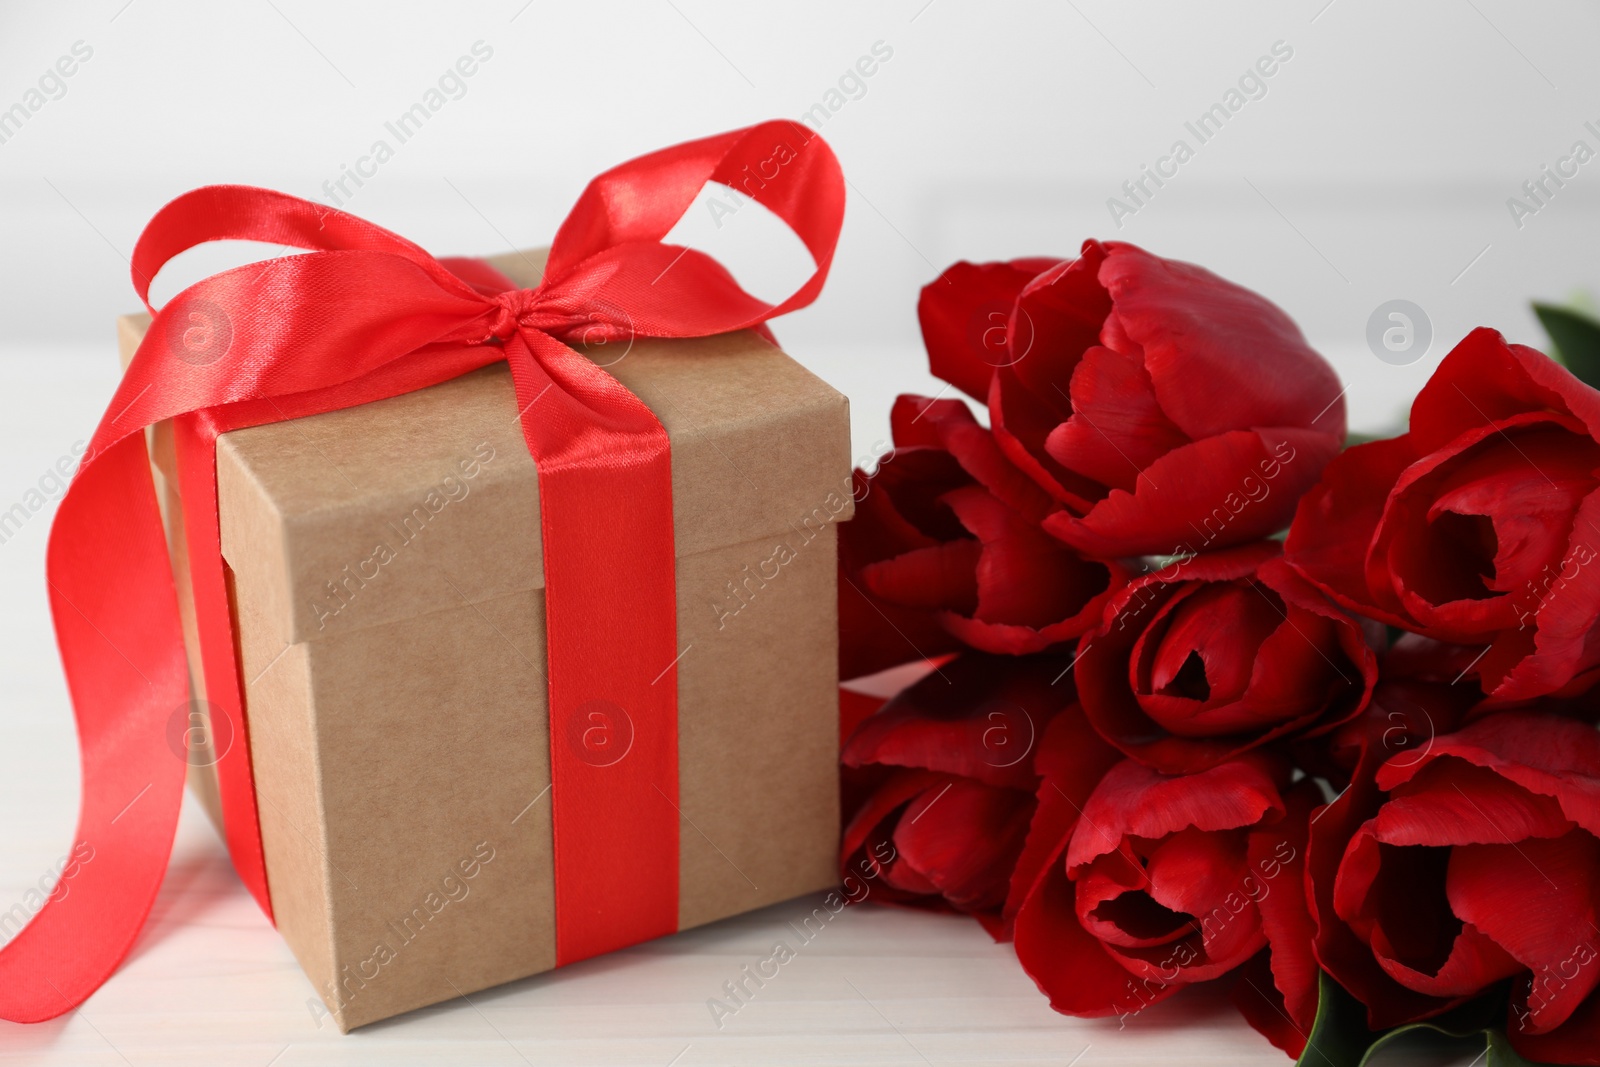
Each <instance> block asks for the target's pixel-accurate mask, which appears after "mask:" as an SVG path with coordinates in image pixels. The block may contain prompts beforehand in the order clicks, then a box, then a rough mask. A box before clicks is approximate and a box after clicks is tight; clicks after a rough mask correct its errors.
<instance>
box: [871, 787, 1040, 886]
mask: <svg viewBox="0 0 1600 1067" xmlns="http://www.w3.org/2000/svg"><path fill="white" fill-rule="evenodd" d="M1032 814H1033V797H1032V795H1031V794H1029V793H1024V792H1022V791H1020V790H1016V789H1005V788H996V787H994V786H988V785H984V784H983V783H981V782H976V781H973V780H972V779H968V778H958V779H955V780H954V781H952V782H950V783H948V784H947V785H945V786H944V787H942V788H940V789H939V790H937V791H935V790H931V789H930V790H927V791H925V792H923V793H922V795H921V796H920V797H918V798H917V799H916V800H914V801H912V802H911V804H910V805H909V806H907V808H906V810H905V814H904V815H902V816H901V817H900V822H899V825H898V826H897V827H896V828H895V832H894V844H895V849H896V850H897V852H898V853H899V855H900V859H901V861H902V862H904V863H907V864H909V865H910V866H912V867H914V868H915V869H916V870H917V871H919V872H921V874H922V875H923V876H924V877H925V878H927V880H928V881H929V882H930V883H931V884H932V885H933V888H934V891H935V892H936V893H938V894H939V895H940V896H942V897H944V899H945V900H947V901H949V902H950V903H951V904H952V905H954V906H955V907H956V908H958V909H960V910H962V911H978V910H982V909H987V908H997V907H999V906H1000V905H1001V904H1002V903H1004V901H1005V893H1006V887H1007V878H1006V876H1007V875H1008V874H1009V873H1010V871H1011V867H1012V865H1013V864H1014V863H1015V862H1016V860H1017V854H1018V853H1020V852H1021V851H1022V843H1023V839H1024V838H1025V837H1026V836H1027V833H1028V821H1029V818H1030V817H1031V816H1032Z"/></svg>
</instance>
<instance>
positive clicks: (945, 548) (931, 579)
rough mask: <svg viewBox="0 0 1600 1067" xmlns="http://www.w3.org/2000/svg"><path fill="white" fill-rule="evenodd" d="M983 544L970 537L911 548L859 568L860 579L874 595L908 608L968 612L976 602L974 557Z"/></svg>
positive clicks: (980, 556) (979, 554) (977, 557)
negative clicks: (947, 609)
mask: <svg viewBox="0 0 1600 1067" xmlns="http://www.w3.org/2000/svg"><path fill="white" fill-rule="evenodd" d="M982 556H983V546H982V545H980V544H978V542H977V541H974V540H973V539H972V538H970V537H963V538H961V539H960V540H957V541H946V542H945V543H944V544H941V545H933V546H931V547H929V548H914V549H912V550H911V551H910V552H904V553H902V554H900V555H898V556H895V557H893V558H891V559H886V560H882V561H880V562H878V563H869V564H867V565H866V566H865V567H862V568H861V579H862V582H863V583H864V584H865V585H866V587H867V591H868V592H870V593H871V594H872V595H873V596H875V597H880V598H882V599H884V600H890V601H893V602H894V603H896V604H903V605H905V606H906V607H910V608H922V609H924V610H927V611H935V610H938V609H940V608H953V609H954V610H956V611H967V612H970V611H972V610H974V609H975V608H976V607H977V606H978V580H977V567H978V560H979V559H981V558H982Z"/></svg>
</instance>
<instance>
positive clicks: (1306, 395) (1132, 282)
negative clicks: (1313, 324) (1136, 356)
mask: <svg viewBox="0 0 1600 1067" xmlns="http://www.w3.org/2000/svg"><path fill="white" fill-rule="evenodd" d="M1105 248H1106V250H1107V252H1108V254H1107V256H1106V260H1105V263H1104V264H1103V265H1102V266H1101V267H1100V281H1101V283H1102V284H1103V285H1104V286H1105V287H1106V289H1107V291H1109V292H1110V294H1111V299H1112V304H1113V309H1112V316H1113V317H1114V318H1115V319H1116V321H1117V324H1118V327H1119V328H1120V332H1121V333H1122V334H1123V335H1125V336H1126V337H1127V338H1128V339H1129V340H1131V341H1133V342H1134V343H1136V344H1137V345H1139V347H1140V349H1141V350H1142V352H1143V354H1144V364H1145V367H1146V368H1147V369H1148V370H1149V372H1150V378H1151V380H1152V382H1153V384H1154V388H1155V393H1156V396H1157V397H1158V398H1159V399H1160V402H1161V408H1162V410H1163V411H1165V412H1166V413H1167V416H1168V417H1169V418H1170V419H1171V420H1172V422H1173V423H1174V424H1175V425H1177V426H1178V427H1179V428H1180V429H1181V430H1182V431H1183V432H1184V433H1186V434H1187V435H1188V436H1189V437H1190V438H1191V439H1193V440H1196V441H1198V440H1200V439H1201V438H1205V437H1213V436H1216V435H1219V434H1225V433H1228V432H1229V431H1232V430H1236V429H1239V428H1241V427H1252V426H1292V427H1299V428H1304V429H1306V430H1308V431H1310V432H1313V433H1320V434H1322V435H1323V436H1325V437H1326V438H1328V440H1329V441H1330V442H1331V444H1330V445H1329V446H1328V447H1327V448H1326V449H1325V450H1324V452H1325V454H1326V455H1329V456H1331V455H1333V454H1334V453H1336V452H1337V451H1338V449H1339V445H1340V444H1341V443H1342V442H1343V440H1344V429H1345V418H1344V400H1343V392H1344V391H1343V389H1342V388H1341V386H1340V384H1339V378H1338V375H1336V374H1335V373H1334V371H1333V368H1332V367H1331V366H1330V365H1329V364H1328V362H1327V361H1326V360H1324V359H1323V358H1322V357H1321V356H1319V355H1318V354H1317V353H1316V352H1315V351H1313V350H1312V349H1311V347H1310V346H1309V345H1307V344H1306V341H1305V338H1304V336H1302V335H1301V333H1300V329H1299V327H1297V326H1296V325H1295V324H1294V321H1293V320H1292V319H1290V318H1289V316H1288V315H1286V314H1284V313H1283V311H1282V310H1281V309H1280V308H1278V307H1277V305H1275V304H1273V303H1272V302H1271V301H1269V300H1267V299H1266V298H1265V297H1262V296H1261V295H1260V294H1258V293H1255V292H1252V291H1251V290H1249V289H1246V288H1244V287H1242V286H1239V285H1235V284H1233V283H1232V282H1228V281H1225V280H1223V279H1222V278H1219V277H1217V276H1216V275H1215V274H1212V273H1211V272H1210V271H1207V270H1204V269H1202V268H1200V267H1196V266H1194V265H1192V264H1189V263H1180V262H1177V261H1175V260H1170V259H1162V258H1161V257H1159V256H1153V255H1151V254H1150V253H1148V252H1145V251H1144V250H1142V249H1139V248H1136V247H1134V246H1133V245H1129V244H1124V243H1122V242H1120V241H1108V242H1106V245H1105Z"/></svg>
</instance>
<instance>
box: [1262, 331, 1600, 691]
mask: <svg viewBox="0 0 1600 1067" xmlns="http://www.w3.org/2000/svg"><path fill="white" fill-rule="evenodd" d="M1410 427H1411V428H1410V431H1409V432H1407V433H1405V434H1402V435H1401V436H1399V437H1396V438H1394V439H1393V440H1388V441H1375V442H1372V443H1371V444H1366V445H1359V446H1357V447H1355V448H1352V449H1350V450H1349V451H1348V452H1346V453H1344V454H1343V455H1342V456H1340V457H1339V458H1338V459H1336V460H1335V461H1334V462H1333V463H1331V464H1330V465H1329V466H1328V469H1327V471H1326V472H1325V474H1324V475H1323V479H1322V481H1321V483H1320V484H1319V485H1317V486H1316V487H1315V488H1313V489H1312V490H1311V492H1309V493H1307V494H1306V496H1305V499H1304V500H1303V501H1301V503H1300V507H1299V511H1298V512H1297V513H1296V515H1295V520H1294V524H1293V527H1292V528H1291V529H1290V531H1289V538H1288V542H1287V546H1286V550H1285V551H1286V555H1287V558H1288V560H1289V563H1290V564H1291V565H1292V566H1294V567H1295V568H1296V569H1297V570H1298V571H1300V573H1301V574H1303V575H1304V576H1305V577H1306V578H1307V579H1309V580H1310V581H1312V582H1313V583H1315V584H1316V585H1317V586H1318V587H1320V588H1321V589H1322V590H1323V591H1325V592H1326V593H1327V594H1328V595H1329V596H1331V597H1333V598H1334V599H1335V600H1336V601H1338V602H1339V603H1340V604H1342V605H1343V606H1344V607H1346V608H1348V609H1349V610H1351V611H1355V612H1358V613H1360V614H1363V615H1366V616H1368V617H1370V618H1374V619H1379V620H1381V621H1383V622H1385V623H1388V624H1389V625H1391V626H1397V627H1400V628H1402V629H1405V630H1410V631H1413V632H1415V633H1420V634H1425V635H1427V636H1429V637H1433V638H1436V639H1438V640H1440V641H1447V642H1454V643H1457V644H1464V645H1471V646H1473V647H1474V650H1473V653H1472V655H1473V656H1474V657H1477V658H1476V662H1475V664H1474V665H1473V668H1472V669H1473V671H1474V672H1475V674H1476V675H1477V677H1478V679H1479V681H1480V684H1481V685H1482V688H1483V689H1484V691H1485V692H1486V693H1488V694H1489V697H1490V699H1491V701H1493V702H1494V703H1495V704H1507V703H1513V702H1519V701H1526V700H1529V699H1531V698H1534V697H1539V696H1544V695H1547V694H1558V695H1572V694H1575V693H1579V692H1582V691H1583V690H1585V689H1587V688H1589V687H1590V686H1591V685H1592V684H1593V683H1594V682H1595V681H1596V679H1597V678H1600V632H1597V630H1596V625H1595V623H1596V618H1597V617H1600V567H1596V566H1591V565H1590V564H1591V563H1593V562H1594V559H1595V555H1596V546H1600V493H1597V492H1596V490H1597V489H1600V476H1597V471H1600V392H1596V391H1595V390H1593V389H1591V388H1589V387H1588V386H1586V385H1584V384H1583V383H1581V382H1579V381H1578V380H1577V379H1576V378H1574V377H1573V376H1572V375H1571V374H1569V373H1568V372H1567V371H1566V370H1564V369H1563V368H1562V367H1560V366H1559V365H1557V364H1556V363H1555V362H1553V361H1552V360H1550V359H1548V358H1546V357H1545V356H1543V355H1541V354H1540V353H1538V352H1536V351H1534V350H1533V349H1531V348H1525V347H1523V346H1521V345H1508V344H1507V343H1506V342H1505V339H1504V338H1502V337H1501V336H1500V335H1499V334H1498V333H1495V332H1494V331H1493V330H1487V329H1479V330H1474V331H1473V332H1472V333H1471V334H1469V335H1468V336H1467V338H1466V339H1465V340H1463V341H1462V342H1461V343H1460V344H1459V345H1457V346H1456V347H1455V349H1454V350H1453V351H1451V352H1450V354H1449V355H1447V356H1446V357H1445V358H1444V360H1443V362H1441V363H1440V364H1439V368H1438V370H1436V371H1435V372H1434V374H1433V377H1432V378H1430V379H1429V381H1428V384H1427V385H1426V386H1424V387H1423V389H1422V391H1421V393H1419V394H1418V396H1417V399H1416V402H1415V403H1413V404H1412V406H1411V423H1410ZM1480 653H1481V655H1479V654H1480Z"/></svg>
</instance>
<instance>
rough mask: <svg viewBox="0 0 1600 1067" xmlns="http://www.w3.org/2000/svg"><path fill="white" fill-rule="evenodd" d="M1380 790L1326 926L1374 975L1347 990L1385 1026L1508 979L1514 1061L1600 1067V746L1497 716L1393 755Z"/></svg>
mask: <svg viewBox="0 0 1600 1067" xmlns="http://www.w3.org/2000/svg"><path fill="white" fill-rule="evenodd" d="M1374 785H1375V787H1376V789H1378V790H1380V791H1381V792H1382V793H1383V794H1384V797H1383V799H1382V801H1381V803H1380V804H1379V805H1378V806H1377V808H1376V810H1375V812H1374V813H1373V814H1372V816H1371V817H1370V818H1368V819H1366V820H1365V821H1364V822H1362V823H1361V824H1360V825H1359V826H1358V827H1356V829H1355V831H1354V833H1353V834H1351V835H1350V838H1349V841H1348V843H1347V844H1346V845H1345V848H1344V851H1343V855H1342V857H1341V858H1340V861H1339V864H1338V869H1337V874H1336V876H1335V877H1334V879H1333V884H1332V901H1331V903H1332V905H1333V911H1334V916H1327V915H1323V916H1322V921H1321V923H1320V924H1319V925H1328V924H1330V923H1333V922H1338V923H1342V924H1343V925H1344V927H1345V928H1346V930H1347V931H1348V935H1353V939H1354V940H1355V941H1356V942H1359V943H1360V944H1361V945H1362V946H1364V947H1365V949H1366V951H1367V952H1369V953H1370V957H1371V961H1372V962H1373V963H1375V964H1376V968H1375V969H1373V968H1368V969H1365V970H1362V969H1357V968H1348V967H1346V968H1343V969H1344V972H1345V973H1344V975H1343V976H1342V977H1341V980H1343V981H1344V982H1345V985H1346V988H1349V989H1350V990H1351V992H1353V993H1355V994H1356V995H1357V996H1358V997H1361V998H1362V999H1363V1000H1365V1001H1366V1003H1367V1004H1368V1007H1369V1009H1370V1010H1371V1011H1372V1012H1373V1014H1374V1016H1375V1021H1383V1022H1388V1021H1391V1019H1390V1017H1391V1016H1394V1015H1396V1014H1399V1015H1400V1016H1401V1019H1398V1020H1392V1021H1402V1020H1403V1019H1404V1018H1405V1017H1406V1016H1413V1017H1415V1016H1421V1015H1430V1014H1436V1013H1437V1012H1439V1011H1442V1010H1444V1009H1446V1008H1448V1007H1450V1006H1452V1005H1453V1004H1455V1003H1459V1002H1461V1001H1462V1000H1465V999H1467V998H1470V997H1474V996H1477V995H1479V994H1481V993H1484V992H1486V991H1488V990H1489V989H1491V988H1492V987H1493V986H1495V984H1496V983H1499V982H1501V981H1503V980H1505V979H1508V978H1509V979H1511V1007H1510V1016H1509V1018H1508V1021H1507V1024H1506V1032H1507V1035H1508V1037H1509V1038H1510V1041H1511V1043H1512V1045H1513V1047H1515V1048H1516V1050H1517V1051H1518V1052H1519V1053H1520V1054H1521V1055H1523V1056H1525V1057H1527V1058H1529V1059H1532V1060H1536V1061H1539V1062H1560V1063H1585V1064H1596V1063H1600V995H1597V993H1596V990H1597V988H1600V925H1597V923H1600V733H1597V732H1596V731H1595V729H1594V728H1593V727H1592V726H1589V725H1587V724H1584V723H1581V722H1577V721H1574V720H1572V719H1568V718H1564V717H1558V716H1552V715H1545V714H1539V713H1537V712H1506V713H1502V714H1497V715H1490V716H1487V717H1485V718H1482V719H1479V720H1478V721H1476V722H1473V723H1470V724H1469V725H1467V726H1465V727H1463V728H1462V729H1461V730H1459V731H1458V732H1456V733H1453V734H1448V735H1446V736H1442V737H1439V738H1437V739H1435V740H1434V741H1433V743H1432V744H1431V745H1430V746H1428V747H1427V748H1426V749H1425V750H1419V751H1418V752H1415V753H1411V754H1407V755H1404V756H1391V757H1390V758H1389V759H1388V760H1387V761H1386V762H1384V763H1383V765H1382V766H1381V767H1379V768H1378V770H1377V772H1376V775H1375V779H1374ZM1313 847H1314V848H1315V847H1316V846H1315V844H1314V846H1313ZM1348 935H1347V936H1348ZM1322 954H1323V949H1322V945H1321V943H1320V941H1319V955H1322ZM1324 962H1325V963H1327V962H1328V959H1326V958H1325V959H1324ZM1338 963H1339V961H1338V960H1335V964H1334V965H1335V966H1337V965H1338ZM1330 970H1334V966H1330ZM1374 970H1375V971H1376V972H1378V974H1381V978H1380V977H1379V976H1378V974H1375V973H1374ZM1334 973H1336V974H1338V973H1339V972H1338V971H1335V972H1334ZM1352 979H1354V980H1352ZM1395 986H1398V987H1399V988H1400V989H1402V990H1404V991H1406V994H1407V995H1406V997H1405V999H1404V1000H1403V1001H1400V1002H1397V998H1395V997H1393V996H1392V987H1395Z"/></svg>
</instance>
